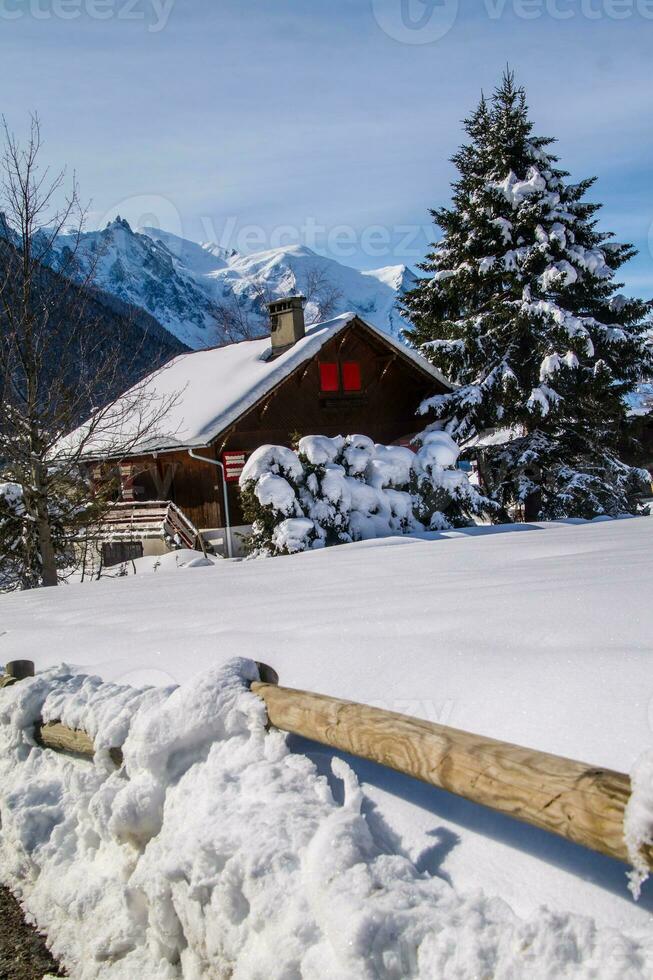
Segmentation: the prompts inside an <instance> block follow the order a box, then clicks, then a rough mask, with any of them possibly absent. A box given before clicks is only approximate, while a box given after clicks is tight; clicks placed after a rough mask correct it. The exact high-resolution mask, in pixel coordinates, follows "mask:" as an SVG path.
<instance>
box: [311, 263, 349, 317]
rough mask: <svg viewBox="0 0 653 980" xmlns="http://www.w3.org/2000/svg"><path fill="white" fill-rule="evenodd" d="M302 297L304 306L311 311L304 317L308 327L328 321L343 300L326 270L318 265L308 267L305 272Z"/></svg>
mask: <svg viewBox="0 0 653 980" xmlns="http://www.w3.org/2000/svg"><path fill="white" fill-rule="evenodd" d="M304 295H305V297H306V305H307V307H308V309H309V310H310V311H311V312H310V313H309V314H308V315H307V317H306V323H307V324H308V325H309V326H311V325H312V324H314V323H320V322H322V321H323V320H330V319H331V317H333V316H335V315H336V313H337V312H338V309H339V307H340V305H341V303H342V299H343V296H342V291H341V290H340V289H339V288H338V286H337V285H336V284H335V282H334V281H333V280H332V279H331V277H330V276H329V274H328V273H327V271H326V269H325V268H324V267H323V266H321V265H318V264H315V265H312V266H310V267H309V268H308V270H307V272H306V286H305V289H304Z"/></svg>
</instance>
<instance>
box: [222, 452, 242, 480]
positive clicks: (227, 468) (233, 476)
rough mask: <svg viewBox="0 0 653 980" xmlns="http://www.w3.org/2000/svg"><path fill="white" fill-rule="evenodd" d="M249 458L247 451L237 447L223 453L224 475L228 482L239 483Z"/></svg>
mask: <svg viewBox="0 0 653 980" xmlns="http://www.w3.org/2000/svg"><path fill="white" fill-rule="evenodd" d="M246 460H247V453H245V452H239V451H237V450H235V449H230V450H228V451H227V452H225V453H223V454H222V463H223V465H224V475H225V479H226V481H227V483H237V482H238V480H239V478H240V474H241V473H242V472H243V469H244V468H245V461H246Z"/></svg>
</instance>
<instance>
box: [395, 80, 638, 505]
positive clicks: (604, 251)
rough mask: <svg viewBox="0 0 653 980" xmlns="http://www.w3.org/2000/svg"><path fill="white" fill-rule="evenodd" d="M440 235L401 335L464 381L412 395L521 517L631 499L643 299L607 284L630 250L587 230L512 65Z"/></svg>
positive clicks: (444, 212)
mask: <svg viewBox="0 0 653 980" xmlns="http://www.w3.org/2000/svg"><path fill="white" fill-rule="evenodd" d="M465 129H466V132H467V135H468V137H469V139H468V142H467V143H466V144H465V145H464V146H463V147H462V148H461V149H460V150H459V151H458V152H457V153H456V154H455V156H454V157H453V162H454V164H455V166H456V168H457V170H458V178H457V180H456V181H455V183H454V184H453V202H452V206H451V207H449V208H446V207H442V208H438V209H435V210H433V211H432V215H433V218H434V221H435V223H436V224H437V225H438V226H439V227H440V228H441V230H442V232H443V236H442V238H441V240H440V241H439V242H438V243H437V244H435V245H433V247H432V251H431V252H430V254H429V255H428V256H427V259H426V261H425V263H424V264H423V265H422V269H423V270H424V271H425V272H427V273H428V274H429V275H428V278H424V279H422V280H421V281H420V282H419V284H418V285H417V287H416V288H415V289H414V290H413V291H412V292H410V293H408V294H407V295H406V297H405V301H404V310H405V312H406V314H407V315H408V317H409V318H410V320H411V323H412V329H411V330H410V331H408V333H407V336H408V339H409V341H410V342H411V343H412V344H413V345H414V346H415V347H417V348H419V349H420V350H421V352H422V353H423V354H425V355H426V356H427V357H429V359H430V360H431V361H432V362H433V363H434V364H435V365H436V366H437V367H438V368H439V369H440V370H441V371H442V372H443V373H444V374H445V375H447V376H448V377H449V378H450V379H451V380H452V381H453V382H455V383H456V385H457V386H458V387H456V388H455V389H454V391H452V392H451V393H449V394H446V395H440V396H437V397H435V398H432V399H430V400H429V401H428V402H426V403H425V404H424V405H423V406H422V410H423V412H424V413H425V414H426V413H428V412H432V413H433V416H434V418H435V420H436V422H437V425H438V426H444V427H445V428H446V430H447V431H448V432H450V433H451V435H452V436H453V437H454V438H455V439H456V440H457V441H458V442H459V443H462V444H463V447H464V446H465V444H467V446H470V447H471V446H473V445H474V444H475V443H476V448H475V449H474V454H478V453H479V445H478V444H479V443H480V445H481V446H484V448H483V449H482V459H483V476H484V481H485V486H486V489H487V490H488V492H489V494H490V495H491V496H492V497H493V498H494V499H495V500H496V501H497V503H498V504H500V505H501V507H502V509H503V513H504V514H507V513H508V512H509V510H512V509H513V508H514V507H515V506H517V507H519V508H523V511H522V512H524V513H525V516H526V517H527V519H531V518H535V517H538V516H540V517H543V518H553V517H561V516H583V517H592V516H594V515H596V514H602V513H608V514H615V513H619V512H623V511H633V510H635V509H636V507H637V498H638V495H639V493H640V492H641V491H642V490H643V488H644V485H645V482H646V479H647V474H646V472H645V471H643V470H638V469H633V468H632V467H630V466H628V465H626V464H625V463H623V462H622V461H621V459H620V451H621V449H622V447H623V445H624V443H625V442H626V440H627V428H628V426H627V417H626V408H625V403H624V397H625V396H626V395H627V394H628V393H629V392H630V391H631V390H632V389H633V387H634V386H635V384H636V383H637V381H638V380H639V379H640V377H641V376H642V374H643V373H645V372H646V371H647V370H650V367H651V362H650V348H649V350H648V351H647V349H646V346H645V344H644V341H643V336H644V333H645V331H646V330H647V329H648V328H649V327H650V324H648V323H647V322H646V321H647V317H648V315H649V313H650V310H651V303H648V302H644V301H641V300H636V299H627V298H626V297H624V296H623V295H620V294H618V293H617V290H618V289H619V288H621V286H622V285H623V284H622V283H619V282H616V281H615V273H616V271H617V270H618V269H619V268H620V266H622V265H623V264H624V262H626V261H627V260H628V259H629V258H631V257H632V256H633V255H634V254H635V251H634V249H633V248H632V247H631V246H630V245H621V244H617V243H615V242H613V241H612V240H611V239H612V235H611V234H610V233H606V232H601V231H599V230H598V228H597V221H596V218H595V215H596V213H597V211H598V210H599V208H600V205H599V204H592V203H588V202H587V201H585V200H584V198H585V195H586V193H587V191H588V190H589V188H590V187H591V186H592V184H593V183H594V179H587V180H582V181H581V182H580V183H577V184H572V183H569V182H568V181H567V177H568V176H569V175H568V174H567V172H566V171H564V170H561V169H560V168H559V167H558V165H557V164H558V160H557V157H556V156H554V155H553V153H551V152H550V149H549V147H550V145H551V143H552V142H553V140H552V139H548V138H542V137H536V136H534V135H533V133H532V123H531V122H530V120H529V116H528V108H527V105H526V96H525V92H524V89H523V88H521V87H518V86H517V85H516V84H515V80H514V76H513V74H512V73H511V72H507V73H506V74H505V75H504V78H503V81H502V84H501V85H500V87H499V88H498V89H497V90H496V91H495V93H494V95H493V97H492V99H491V100H486V99H482V100H481V102H480V104H479V106H478V108H477V109H476V111H475V112H474V113H473V115H472V116H471V117H470V118H469V119H467V120H466V121H465Z"/></svg>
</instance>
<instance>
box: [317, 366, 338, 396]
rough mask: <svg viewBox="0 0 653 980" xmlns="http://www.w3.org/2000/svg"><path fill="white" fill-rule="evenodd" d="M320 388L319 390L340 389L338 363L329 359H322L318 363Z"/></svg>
mask: <svg viewBox="0 0 653 980" xmlns="http://www.w3.org/2000/svg"><path fill="white" fill-rule="evenodd" d="M320 390H321V391H339V390H340V377H339V371H338V365H337V364H336V363H335V361H333V362H329V361H322V363H321V364H320Z"/></svg>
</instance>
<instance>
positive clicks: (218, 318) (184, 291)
mask: <svg viewBox="0 0 653 980" xmlns="http://www.w3.org/2000/svg"><path fill="white" fill-rule="evenodd" d="M71 251H72V252H74V263H71V262H70V254H71ZM50 262H51V264H52V265H53V266H54V267H55V268H62V267H66V268H70V267H71V265H73V266H74V267H75V268H76V270H77V275H78V276H79V278H80V279H83V278H87V277H89V276H90V277H91V278H92V279H93V282H94V283H95V285H96V286H98V287H99V288H100V289H102V290H105V291H106V292H108V293H111V294H113V295H114V296H117V297H118V298H119V299H120V300H122V301H123V302H125V303H128V304H129V305H132V306H138V307H141V308H142V309H144V310H146V311H147V312H148V313H150V314H151V315H152V316H153V317H155V318H156V320H157V321H158V322H159V323H160V324H162V325H163V326H164V327H165V328H166V329H167V330H168V331H170V333H172V334H173V335H174V336H175V337H176V338H177V339H178V340H180V341H181V342H182V343H183V344H185V345H187V346H189V347H191V348H195V349H197V348H202V347H210V346H213V345H215V344H219V343H224V342H230V341H236V340H242V339H245V338H248V337H253V336H259V335H260V334H261V333H262V332H265V330H266V325H267V316H266V312H265V304H266V303H267V302H269V301H270V300H271V299H275V298H278V297H280V296H284V295H288V294H290V293H296V292H301V293H303V294H304V295H305V296H306V298H307V304H306V316H307V321H308V322H309V323H311V322H317V321H318V320H320V319H326V318H328V317H330V316H334V315H336V314H338V313H342V312H344V311H346V310H353V311H354V312H356V313H359V314H360V315H361V316H362V317H364V318H365V319H367V320H370V321H371V322H372V323H374V324H375V325H376V326H378V327H380V328H381V329H383V330H386V331H388V333H391V334H393V335H394V336H399V335H400V332H401V330H402V328H403V327H404V326H405V321H404V320H403V319H402V318H401V316H400V315H399V313H398V311H397V309H396V301H397V296H398V295H399V293H400V292H402V291H403V290H404V289H405V288H407V287H409V286H410V285H411V284H412V282H413V281H414V278H415V277H414V276H413V274H412V273H411V272H410V271H409V270H408V269H407V268H406V267H405V266H401V265H400V266H391V267H388V268H383V269H375V270H373V271H370V272H359V271H358V270H356V269H353V268H351V267H349V266H346V265H343V264H341V263H339V262H336V261H335V260H333V259H328V258H324V257H323V256H320V255H318V254H317V253H315V252H313V251H312V250H311V249H310V248H307V247H306V246H302V245H294V246H290V247H287V248H278V249H271V250H268V251H263V252H257V253H254V254H251V255H246V256H244V255H240V254H238V253H236V252H228V251H226V250H225V249H222V248H220V247H219V246H218V245H216V244H214V243H204V244H198V243H196V242H191V241H188V240H187V239H184V238H180V237H178V236H176V235H173V234H171V233H169V232H164V231H160V230H159V229H153V228H146V229H143V231H142V232H135V231H133V230H132V228H131V227H130V226H129V224H128V223H127V222H126V221H125V220H124V219H121V218H117V219H116V220H115V221H113V222H111V223H110V224H108V225H107V226H106V228H104V229H102V230H101V231H93V232H86V233H84V234H82V236H81V238H80V239H79V241H78V240H77V238H76V237H75V236H72V235H68V236H67V235H62V236H61V237H60V239H59V241H58V243H57V247H56V252H55V254H54V255H52V256H51V257H50Z"/></svg>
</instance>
